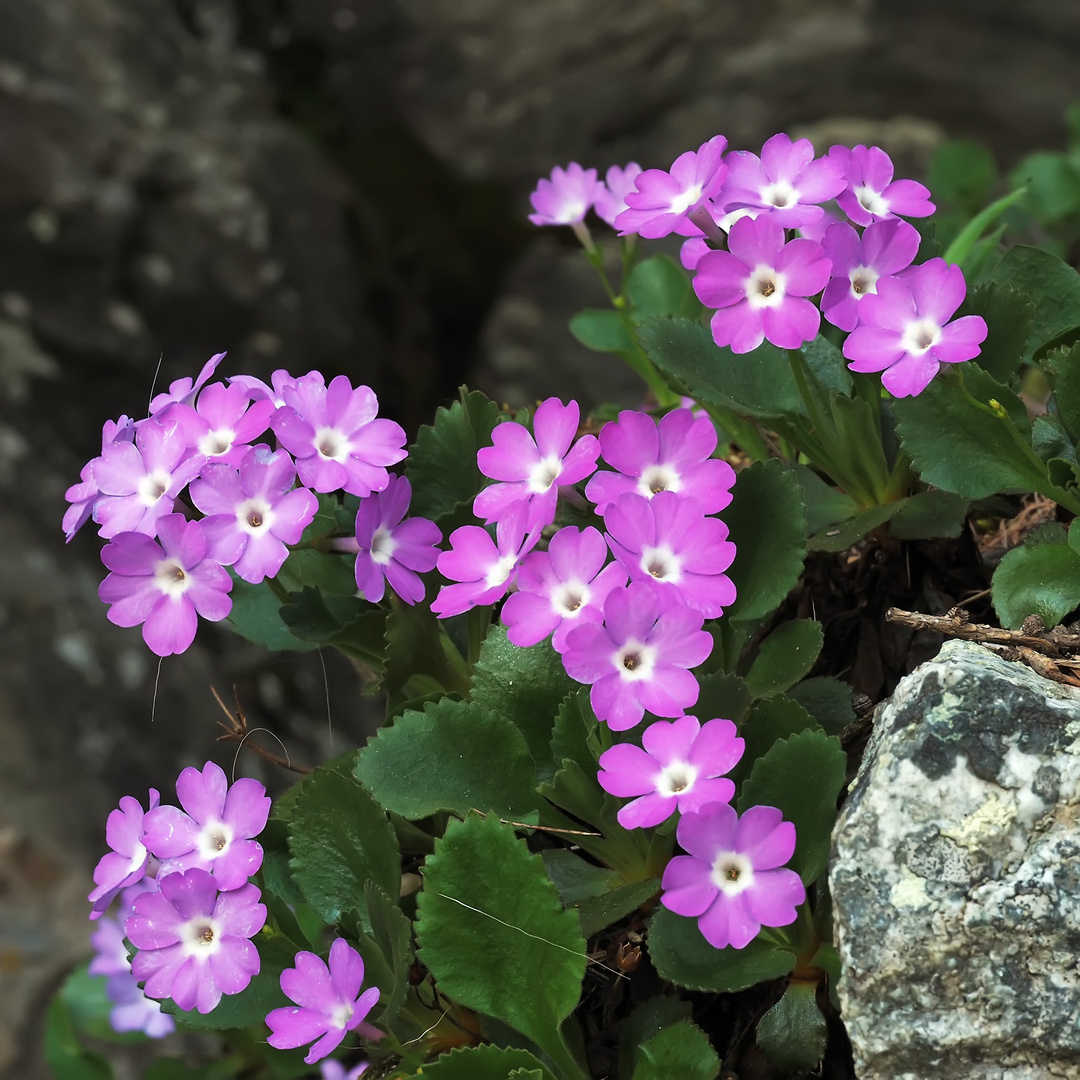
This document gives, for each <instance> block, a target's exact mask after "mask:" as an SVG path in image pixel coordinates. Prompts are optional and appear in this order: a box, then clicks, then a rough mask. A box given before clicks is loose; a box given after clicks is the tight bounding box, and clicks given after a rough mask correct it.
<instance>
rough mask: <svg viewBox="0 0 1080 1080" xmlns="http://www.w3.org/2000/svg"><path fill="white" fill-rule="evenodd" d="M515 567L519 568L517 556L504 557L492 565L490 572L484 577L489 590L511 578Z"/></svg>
mask: <svg viewBox="0 0 1080 1080" xmlns="http://www.w3.org/2000/svg"><path fill="white" fill-rule="evenodd" d="M515 566H517V556H516V555H504V556H503V557H502V558H501V559H499V561H498V562H496V563H492V565H491V567H490V568H489V569H488V572H487V573H486V574H485V575H484V584H485V585H487V587H488V588H489V589H494V588H495V586H496V585H501V584H502V583H503V582H504V581H505V580H506V579H507V578H508V577H509V576H510V574H511V572H512V571H513V569H514V567H515Z"/></svg>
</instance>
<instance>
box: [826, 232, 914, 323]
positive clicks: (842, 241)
mask: <svg viewBox="0 0 1080 1080" xmlns="http://www.w3.org/2000/svg"><path fill="white" fill-rule="evenodd" d="M920 242H921V238H920V236H919V230H918V229H916V228H915V226H914V225H909V224H908V223H907V222H906V221H902V220H901V219H900V218H888V219H886V220H884V221H875V222H874V224H873V225H868V226H867V227H866V230H865V231H864V232H863V234H862V238H861V239H860V237H859V234H858V233H857V232H856V231H855V230H854V229H853V228H852V227H851V226H850V225H845V224H843V223H841V222H837V223H836V224H835V225H831V226H830V227H829V229H828V230H827V231H826V233H825V239H824V240H823V241H822V247H823V248H824V249H825V254H826V255H827V256H828V258H829V260H830V262H831V263H832V280H831V281H830V282H829V284H828V285H826V286H825V292H824V293H822V296H821V313H822V315H824V316H825V318H826V319H828V320H829V322H831V323H832V324H833V326H838V327H840V329H841V330H854V329H855V327H856V326H858V325H859V304H860V302H861V301H862V299H863V297H864V296H867V295H868V294H872V293H876V292H877V283H878V279H879V278H883V277H892V276H893V275H895V274H899V273H900V271H901V270H904V269H906V268H907V267H909V266H910V265H911V262H912V260H913V259H914V258H915V256H916V255H917V254H918V251H919V244H920Z"/></svg>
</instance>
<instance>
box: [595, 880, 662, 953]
mask: <svg viewBox="0 0 1080 1080" xmlns="http://www.w3.org/2000/svg"><path fill="white" fill-rule="evenodd" d="M659 892H660V882H659V880H657V879H656V878H652V879H650V880H648V881H631V882H629V883H628V884H626V885H620V886H619V887H618V888H617V889H612V890H611V892H606V893H603V894H602V895H600V896H591V897H587V898H585V899H584V900H581V901H579V902H578V903H577V905H576V907H577V909H578V914H579V916H580V918H581V936H582V937H583V938H585V939H586V940H588V939H589V938H591V937H592V936H593V935H594V934H598V933H600V931H601V930H603V929H605V928H606V927H608V926H611V925H612V924H613V923H617V922H618V921H619V920H620V919H625V918H626V916H627V915H629V914H630V913H631V912H634V911H637V909H638V908H640V907H641V906H642V905H643V904H645V903H647V902H648V901H649V900H651V899H652V898H653V897H654V896H656V895H657V894H658V893H659Z"/></svg>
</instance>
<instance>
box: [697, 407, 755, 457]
mask: <svg viewBox="0 0 1080 1080" xmlns="http://www.w3.org/2000/svg"><path fill="white" fill-rule="evenodd" d="M702 408H704V410H705V411H706V412H707V413H708V414H709V416H710V417H711V419H712V420H713V422H714V423H716V424H719V425H720V427H722V428H723V429H724V430H725V431H726V432H727V433H728V434H729V435H730V436H731V438H732V440H733V441H734V442H737V443H738V444H739V448H740V449H741V450H742V452H743V453H744V454H746V456H747V457H749V458H750V459H751V460H752V461H768V460H769V458H770V457H771V456H772V455H771V454H770V453H769V447H768V446H767V445H766V443H765V440H764V439H763V438H762V437H761V432H760V431H758V429H757V425H756V424H755V423H754V422H753V420H747V419H746V418H745V417H742V416H739V414H738V413H736V412H733V411H732V410H731V409H726V408H724V406H723V405H708V404H703V405H702Z"/></svg>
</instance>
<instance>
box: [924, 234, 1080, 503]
mask: <svg viewBox="0 0 1080 1080" xmlns="http://www.w3.org/2000/svg"><path fill="white" fill-rule="evenodd" d="M991 278H992V280H994V281H1000V282H1002V283H1004V284H1006V285H1011V286H1012V287H1013V288H1014V289H1016V290H1017V292H1021V293H1027V294H1028V295H1029V296H1031V298H1032V299H1033V300H1034V301H1035V305H1036V308H1035V319H1034V322H1033V324H1032V327H1031V330H1030V332H1029V333H1028V336H1027V342H1026V343H1025V348H1024V360H1026V361H1030V360H1031V359H1032V358H1033V357H1034V355H1035V354H1036V353H1037V352H1038V351H1039V350H1040V349H1042V348H1043V347H1044V346H1046V345H1048V344H1049V343H1050V342H1052V341H1053V340H1054V339H1055V338H1059V337H1061V336H1062V335H1063V334H1064V333H1065V332H1066V331H1070V330H1075V329H1076V328H1077V327H1080V274H1078V273H1077V272H1076V271H1075V270H1074V269H1073V268H1072V267H1071V266H1069V265H1068V263H1065V262H1062V261H1061V259H1059V258H1057V256H1055V255H1051V254H1050V253H1049V252H1046V251H1041V250H1040V249H1039V248H1033V247H1025V246H1023V245H1020V244H1018V245H1017V246H1016V247H1013V248H1010V249H1009V250H1008V251H1007V252H1006V253H1005V257H1004V258H1003V259H1002V260H1001V262H999V263H998V265H997V266H996V267H994V270H993V272H992V274H991ZM931 385H933V384H931ZM924 396H925V391H924V392H923V393H922V394H920V395H919V400H920V401H921V400H922V398H923V397H924ZM909 400H914V399H909ZM939 486H940V485H939Z"/></svg>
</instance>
